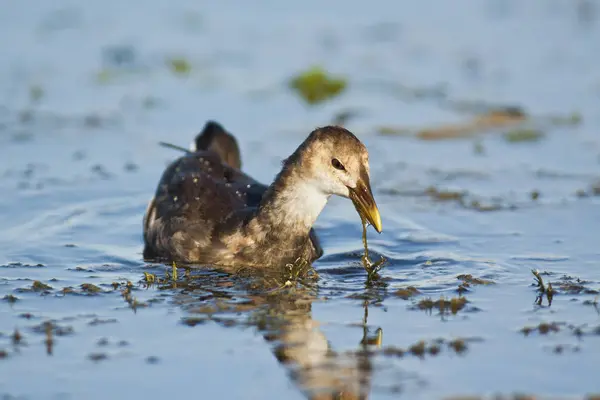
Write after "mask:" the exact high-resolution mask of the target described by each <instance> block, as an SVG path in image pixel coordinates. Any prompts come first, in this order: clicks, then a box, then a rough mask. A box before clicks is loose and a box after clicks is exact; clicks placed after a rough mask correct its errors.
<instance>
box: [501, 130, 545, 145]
mask: <svg viewBox="0 0 600 400" xmlns="http://www.w3.org/2000/svg"><path fill="white" fill-rule="evenodd" d="M503 136H504V139H505V140H506V141H507V142H510V143H519V142H537V141H538V140H540V139H542V138H543V137H544V136H545V134H544V132H542V131H541V130H539V129H534V128H523V129H513V130H510V131H508V132H505V133H504V135H503Z"/></svg>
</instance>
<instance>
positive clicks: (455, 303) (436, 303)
mask: <svg viewBox="0 0 600 400" xmlns="http://www.w3.org/2000/svg"><path fill="white" fill-rule="evenodd" d="M468 302H469V301H468V300H467V299H466V298H465V297H463V296H459V297H453V298H451V299H446V298H444V297H443V296H441V297H440V298H439V300H433V299H432V298H430V297H428V298H425V299H422V300H420V301H419V302H418V303H417V304H416V305H415V306H414V307H412V308H413V309H414V308H416V309H419V310H424V311H432V310H433V309H434V308H435V309H438V310H439V311H440V314H445V313H446V312H447V311H450V312H451V313H452V314H453V315H456V314H457V313H458V312H459V311H460V310H462V309H464V308H465V306H466V305H467V303H468Z"/></svg>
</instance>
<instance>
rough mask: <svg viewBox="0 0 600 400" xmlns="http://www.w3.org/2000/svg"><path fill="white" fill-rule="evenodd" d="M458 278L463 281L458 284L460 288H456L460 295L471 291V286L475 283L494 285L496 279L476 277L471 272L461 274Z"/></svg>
mask: <svg viewBox="0 0 600 400" xmlns="http://www.w3.org/2000/svg"><path fill="white" fill-rule="evenodd" d="M456 278H457V279H458V280H460V281H462V282H461V283H460V284H459V285H458V289H457V290H456V291H457V292H458V294H459V295H462V294H463V293H465V292H468V291H469V288H470V287H471V286H472V285H473V286H474V285H493V284H495V282H494V281H491V280H488V279H482V278H475V277H473V275H471V274H461V275H458V276H457V277H456Z"/></svg>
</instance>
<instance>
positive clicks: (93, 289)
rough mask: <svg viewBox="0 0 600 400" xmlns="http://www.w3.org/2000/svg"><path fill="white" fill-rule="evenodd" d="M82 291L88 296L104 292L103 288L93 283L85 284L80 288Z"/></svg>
mask: <svg viewBox="0 0 600 400" xmlns="http://www.w3.org/2000/svg"><path fill="white" fill-rule="evenodd" d="M79 287H80V288H81V291H82V292H84V293H88V294H98V293H101V292H103V290H102V289H101V288H99V287H98V286H96V285H94V284H91V283H83V284H81V285H80V286H79Z"/></svg>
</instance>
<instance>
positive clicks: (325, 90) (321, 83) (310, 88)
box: [288, 67, 348, 105]
mask: <svg viewBox="0 0 600 400" xmlns="http://www.w3.org/2000/svg"><path fill="white" fill-rule="evenodd" d="M288 85H289V87H290V88H291V89H292V90H293V91H294V92H295V93H296V94H298V96H300V98H302V99H303V100H304V101H305V102H306V103H308V104H309V105H315V104H319V103H322V102H324V101H326V100H329V99H332V98H334V97H337V96H339V95H340V94H341V93H342V92H344V90H346V88H347V86H348V83H347V80H346V79H345V78H342V77H338V76H333V75H331V74H329V73H328V72H327V71H325V70H324V69H323V68H321V67H312V68H309V69H307V70H306V71H304V72H301V73H299V74H298V75H296V76H295V77H293V78H291V79H290V80H289V82H288Z"/></svg>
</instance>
